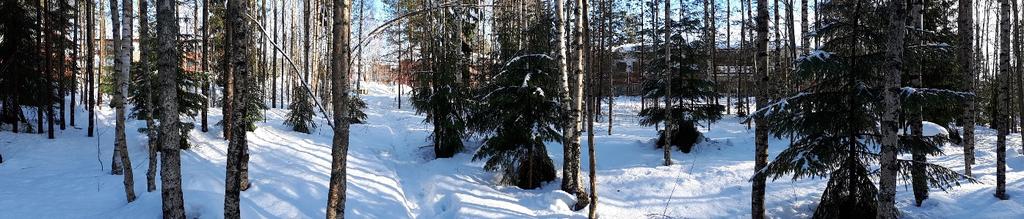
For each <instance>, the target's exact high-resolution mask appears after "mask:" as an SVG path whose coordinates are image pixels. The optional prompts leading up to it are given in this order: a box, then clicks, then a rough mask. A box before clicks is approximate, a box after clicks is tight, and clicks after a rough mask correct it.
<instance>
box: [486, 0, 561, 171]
mask: <svg viewBox="0 0 1024 219" xmlns="http://www.w3.org/2000/svg"><path fill="white" fill-rule="evenodd" d="M513 4H516V3H513ZM523 4H526V5H528V6H527V11H528V12H526V14H525V15H518V16H521V17H525V19H527V20H528V22H520V21H518V20H516V19H515V18H516V17H517V15H516V14H513V13H514V12H513V11H511V10H509V11H497V12H496V14H497V15H496V17H497V18H496V19H498V20H497V22H498V23H499V24H501V25H499V27H498V28H497V30H496V31H497V34H498V42H499V47H500V49H499V51H498V53H499V54H498V58H499V60H503V61H502V62H499V63H498V65H497V66H495V67H494V70H493V71H494V73H493V74H492V75H493V77H492V78H491V81H489V82H487V84H485V85H483V87H482V88H481V89H480V90H479V92H478V93H477V95H476V98H477V101H479V102H480V105H479V106H477V107H475V108H474V111H473V114H472V115H473V116H472V117H471V120H470V124H471V126H472V129H473V130H474V131H477V132H479V133H481V134H482V135H484V136H485V137H484V141H483V145H482V146H481V147H480V150H479V151H477V153H476V155H474V156H473V159H474V160H481V159H486V160H487V161H486V164H485V165H484V169H486V170H488V171H495V172H498V173H499V174H500V176H501V182H502V183H504V184H509V185H515V186H518V187H520V188H524V189H534V188H538V187H540V186H541V183H543V182H547V181H551V180H554V179H555V177H556V175H555V167H554V164H553V163H552V161H551V158H550V157H548V154H547V149H546V147H545V145H544V143H545V142H557V141H560V140H561V139H562V134H561V133H560V127H561V123H562V121H563V119H564V118H563V116H564V115H565V114H564V113H563V112H567V111H566V109H565V108H564V107H563V105H562V104H561V100H562V99H561V98H562V97H561V95H564V94H562V93H563V92H561V90H562V87H561V81H560V80H561V77H562V76H561V75H560V74H559V72H558V70H557V69H556V65H557V62H556V61H555V60H554V59H553V58H551V56H549V55H548V54H551V53H552V52H553V51H554V48H553V45H551V43H550V42H549V39H551V37H553V34H554V33H551V32H550V31H549V30H551V28H553V27H552V23H553V22H552V20H553V19H552V15H551V14H549V13H548V12H546V11H544V10H543V9H544V8H545V5H544V4H543V3H542V2H541V1H527V2H525V3H523ZM524 30H525V32H524Z"/></svg>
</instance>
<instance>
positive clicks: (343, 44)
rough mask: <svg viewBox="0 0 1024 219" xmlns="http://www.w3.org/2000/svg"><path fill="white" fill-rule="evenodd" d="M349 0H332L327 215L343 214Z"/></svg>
mask: <svg viewBox="0 0 1024 219" xmlns="http://www.w3.org/2000/svg"><path fill="white" fill-rule="evenodd" d="M351 6H352V0H334V6H333V10H332V11H333V12H334V13H333V16H334V24H333V25H332V26H333V29H332V33H333V38H332V41H331V44H332V45H333V46H332V47H331V96H332V99H334V101H333V102H332V104H333V108H334V125H335V127H334V138H333V139H332V143H331V181H330V185H329V189H328V193H327V218H328V219H333V218H345V197H346V196H345V190H346V189H345V187H346V186H345V183H346V182H347V177H346V171H345V168H346V166H347V162H348V143H349V136H348V134H349V132H348V131H349V130H348V128H349V122H348V117H349V116H348V111H349V108H348V106H349V104H348V99H349V98H348V84H349V83H348V82H349V80H348V72H349V69H350V66H349V62H348V61H349V60H350V59H351V51H349V40H350V39H349V33H350V28H351V26H352V24H351V21H350V20H351V19H352V7H351Z"/></svg>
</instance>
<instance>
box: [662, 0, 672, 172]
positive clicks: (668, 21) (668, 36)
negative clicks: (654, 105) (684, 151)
mask: <svg viewBox="0 0 1024 219" xmlns="http://www.w3.org/2000/svg"><path fill="white" fill-rule="evenodd" d="M671 6H672V1H665V39H664V40H663V41H662V45H664V46H665V63H666V64H668V63H672V48H671V47H670V46H669V41H670V40H672V16H671V11H672V7H671ZM669 71H671V70H666V74H665V75H666V77H668V78H667V79H666V81H667V83H665V84H666V85H665V109H672V98H671V97H672V77H671V75H672V74H671V73H668V72H669ZM666 115H667V116H666V119H665V145H663V146H662V147H661V148H662V152H663V154H664V158H665V161H664V163H663V165H665V166H671V165H672V153H671V149H670V148H672V143H671V142H672V140H671V139H672V114H671V113H668V114H666Z"/></svg>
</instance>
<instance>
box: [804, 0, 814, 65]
mask: <svg viewBox="0 0 1024 219" xmlns="http://www.w3.org/2000/svg"><path fill="white" fill-rule="evenodd" d="M807 22H809V21H808V20H807V0H800V47H801V48H803V50H802V51H803V53H808V52H810V51H811V44H810V43H809V42H808V41H807V32H808V29H807ZM815 22H817V21H815Z"/></svg>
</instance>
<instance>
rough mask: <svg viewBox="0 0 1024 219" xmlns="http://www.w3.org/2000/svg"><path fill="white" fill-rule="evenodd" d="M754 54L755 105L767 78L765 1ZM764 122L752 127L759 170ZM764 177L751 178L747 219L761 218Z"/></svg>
mask: <svg viewBox="0 0 1024 219" xmlns="http://www.w3.org/2000/svg"><path fill="white" fill-rule="evenodd" d="M755 20H756V21H755V22H756V23H757V27H756V28H757V30H756V31H757V42H756V43H757V48H756V49H757V50H756V53H757V56H756V60H755V63H756V64H755V73H754V74H755V75H756V76H755V78H756V80H757V85H755V86H756V89H757V98H756V100H755V101H756V102H757V108H762V107H765V106H767V104H768V96H769V92H768V90H769V86H771V85H769V81H768V69H769V68H768V66H769V64H768V63H769V61H768V0H757V18H755ZM767 122H768V121H766V120H765V119H764V118H760V117H758V118H755V120H754V123H757V126H756V127H755V129H754V148H755V149H754V171H755V172H756V171H761V170H762V169H764V168H765V167H766V166H768V123H767ZM766 180H767V179H766V177H765V176H763V175H755V176H754V180H753V188H752V189H753V192H752V194H751V195H752V196H753V197H751V218H757V219H760V218H765V215H764V193H765V184H766V182H765V181H766Z"/></svg>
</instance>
